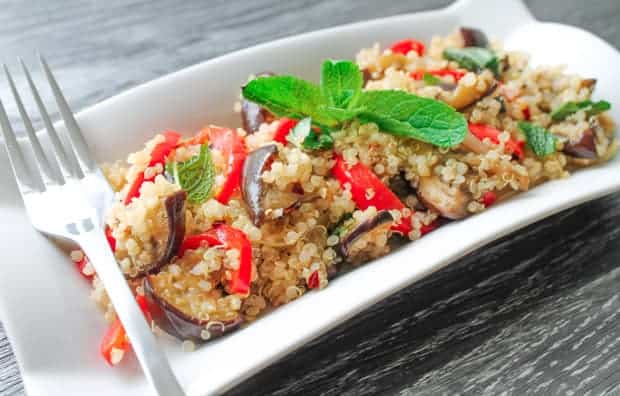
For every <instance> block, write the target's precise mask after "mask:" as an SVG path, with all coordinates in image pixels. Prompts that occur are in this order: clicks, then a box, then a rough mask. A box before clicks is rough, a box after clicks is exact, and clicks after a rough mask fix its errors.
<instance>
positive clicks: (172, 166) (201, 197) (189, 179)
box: [166, 144, 215, 204]
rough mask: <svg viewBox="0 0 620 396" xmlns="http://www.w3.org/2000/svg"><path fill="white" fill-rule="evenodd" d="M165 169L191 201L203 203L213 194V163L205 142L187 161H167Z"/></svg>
mask: <svg viewBox="0 0 620 396" xmlns="http://www.w3.org/2000/svg"><path fill="white" fill-rule="evenodd" d="M166 171H167V172H168V173H170V174H171V175H172V177H173V178H174V181H175V183H176V184H178V185H179V186H180V187H181V188H182V189H183V190H184V191H185V192H187V199H188V200H189V201H190V202H192V203H195V204H200V203H203V202H204V201H206V200H207V199H209V198H210V197H211V195H212V194H213V184H214V181H215V165H213V159H212V158H211V151H210V150H209V146H208V145H206V144H203V145H202V146H200V153H199V154H198V155H195V156H193V157H192V158H190V159H189V160H187V161H184V162H176V161H172V162H169V163H168V164H167V165H166Z"/></svg>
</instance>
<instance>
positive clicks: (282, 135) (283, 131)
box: [273, 118, 298, 144]
mask: <svg viewBox="0 0 620 396" xmlns="http://www.w3.org/2000/svg"><path fill="white" fill-rule="evenodd" d="M297 122H298V121H297V120H293V119H290V118H280V123H279V124H278V129H276V132H275V133H274V134H273V141H274V142H279V143H282V144H286V137H287V136H288V134H289V133H291V129H293V128H295V125H297Z"/></svg>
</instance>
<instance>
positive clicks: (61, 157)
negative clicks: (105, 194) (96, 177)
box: [19, 58, 84, 178]
mask: <svg viewBox="0 0 620 396" xmlns="http://www.w3.org/2000/svg"><path fill="white" fill-rule="evenodd" d="M19 63H20V64H21V65H22V70H23V71H24V74H25V75H26V80H27V81H28V85H29V86H30V92H31V93H32V97H33V98H34V101H35V102H36V104H37V107H38V108H39V113H40V114H41V118H42V119H43V124H44V125H45V129H46V130H47V134H48V135H49V137H50V140H51V141H52V146H53V147H54V153H55V154H56V159H57V160H58V162H59V164H60V166H61V168H62V170H63V171H64V173H65V174H67V175H70V176H73V177H76V178H82V177H83V176H84V174H83V173H82V170H81V169H80V165H79V163H78V160H77V157H76V156H75V153H74V152H73V150H72V149H71V147H64V146H63V144H62V142H61V140H60V137H59V136H58V132H56V128H54V125H53V124H52V121H51V120H50V117H49V113H48V112H47V109H46V108H45V105H44V104H43V101H42V100H41V96H40V95H39V91H38V90H37V87H36V85H35V84H34V81H33V80H32V76H31V75H30V72H29V71H28V68H27V67H26V64H25V63H24V60H23V59H21V58H19Z"/></svg>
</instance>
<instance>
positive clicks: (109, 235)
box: [105, 226, 116, 252]
mask: <svg viewBox="0 0 620 396" xmlns="http://www.w3.org/2000/svg"><path fill="white" fill-rule="evenodd" d="M105 238H106V239H107V240H108V244H109V245H110V249H112V251H113V252H115V251H116V239H115V238H114V236H112V229H111V228H110V227H108V226H106V227H105Z"/></svg>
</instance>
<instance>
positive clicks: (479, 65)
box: [443, 47, 499, 76]
mask: <svg viewBox="0 0 620 396" xmlns="http://www.w3.org/2000/svg"><path fill="white" fill-rule="evenodd" d="M443 57H444V58H445V59H447V60H450V61H454V62H456V63H458V64H459V66H461V67H464V68H465V69H467V70H471V71H473V72H480V71H482V70H483V69H489V70H491V71H492V72H493V74H495V75H496V76H497V75H499V58H498V57H497V55H495V53H494V52H493V51H491V50H490V49H487V48H480V47H467V48H447V49H446V50H445V51H444V52H443Z"/></svg>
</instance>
